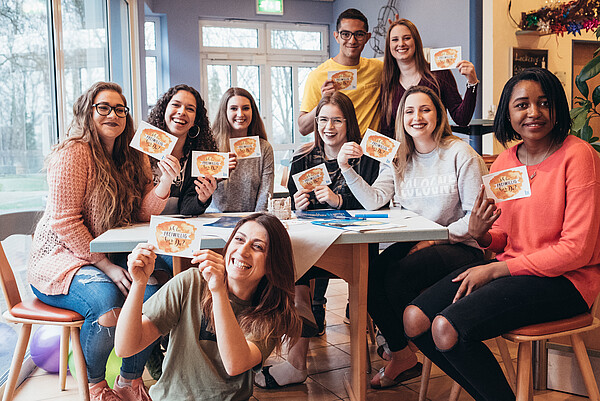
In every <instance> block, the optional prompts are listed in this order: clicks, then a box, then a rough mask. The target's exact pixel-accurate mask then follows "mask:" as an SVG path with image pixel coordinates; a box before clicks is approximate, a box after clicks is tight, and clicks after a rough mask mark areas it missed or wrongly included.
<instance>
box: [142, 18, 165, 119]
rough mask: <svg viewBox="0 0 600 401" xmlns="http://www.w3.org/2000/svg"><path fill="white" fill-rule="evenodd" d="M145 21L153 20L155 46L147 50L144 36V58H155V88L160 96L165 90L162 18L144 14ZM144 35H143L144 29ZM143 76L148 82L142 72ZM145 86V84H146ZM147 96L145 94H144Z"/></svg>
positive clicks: (149, 106)
mask: <svg viewBox="0 0 600 401" xmlns="http://www.w3.org/2000/svg"><path fill="white" fill-rule="evenodd" d="M146 22H153V23H154V40H155V44H156V46H155V48H154V50H148V49H146V45H145V43H146V37H145V36H144V51H145V52H146V56H145V57H146V58H147V57H154V58H156V88H157V96H158V97H160V94H161V93H163V92H164V91H165V89H164V88H165V83H164V76H163V51H162V46H163V45H162V43H163V42H162V25H161V23H162V20H161V18H160V17H159V16H155V15H146V16H144V24H145V23H146ZM144 35H145V29H144ZM144 77H145V78H146V83H147V82H148V81H147V80H148V77H146V74H145V72H144ZM146 86H147V85H146ZM146 97H147V94H146ZM147 106H148V108H151V107H152V106H154V105H150V104H148V105H147Z"/></svg>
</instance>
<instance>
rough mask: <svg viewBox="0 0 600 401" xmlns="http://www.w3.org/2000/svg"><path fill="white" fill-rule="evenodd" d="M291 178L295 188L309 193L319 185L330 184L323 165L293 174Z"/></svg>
mask: <svg viewBox="0 0 600 401" xmlns="http://www.w3.org/2000/svg"><path fill="white" fill-rule="evenodd" d="M292 178H293V180H294V183H295V184H296V188H298V189H300V188H304V189H308V190H310V191H312V190H313V189H315V187H317V186H319V185H329V184H331V179H330V178H329V173H328V172H327V167H326V166H325V163H321V164H319V165H318V166H315V167H312V168H309V169H308V170H304V171H301V172H299V173H297V174H294V175H293V176H292Z"/></svg>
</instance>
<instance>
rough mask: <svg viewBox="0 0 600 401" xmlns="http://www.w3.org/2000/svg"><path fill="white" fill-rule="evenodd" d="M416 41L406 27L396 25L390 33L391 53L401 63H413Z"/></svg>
mask: <svg viewBox="0 0 600 401" xmlns="http://www.w3.org/2000/svg"><path fill="white" fill-rule="evenodd" d="M415 48H416V45H415V39H414V38H413V36H412V34H411V32H410V30H409V29H408V28H407V27H406V26H404V25H396V26H395V27H393V28H392V30H391V31H390V53H391V54H392V57H394V58H395V59H396V61H399V62H405V61H412V60H413V58H414V56H415Z"/></svg>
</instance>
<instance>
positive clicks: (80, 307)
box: [32, 265, 159, 384]
mask: <svg viewBox="0 0 600 401" xmlns="http://www.w3.org/2000/svg"><path fill="white" fill-rule="evenodd" d="M158 288H159V285H148V286H146V293H145V294H144V301H145V300H146V299H148V298H150V296H151V295H152V294H154V293H155V292H156V291H158ZM32 289H33V292H34V294H35V295H36V296H37V297H38V298H39V299H40V300H41V301H42V302H44V303H46V304H48V305H51V306H55V307H58V308H64V309H70V310H74V311H76V312H77V313H79V314H80V315H82V316H83V317H84V318H85V322H84V323H83V326H81V332H80V341H81V347H82V348H83V355H84V357H85V363H86V365H87V374H88V381H89V383H90V384H95V383H99V382H101V381H102V380H104V376H105V371H106V362H107V361H108V357H109V355H110V353H111V351H112V349H113V347H114V340H115V327H114V326H113V327H105V326H101V325H100V324H99V323H98V319H99V318H100V316H102V315H104V314H105V313H107V312H110V311H112V310H113V309H116V308H121V307H122V306H123V303H124V302H125V296H124V295H123V293H122V292H121V291H120V290H119V289H118V288H117V286H116V285H115V284H114V283H113V282H112V280H111V279H110V278H109V277H108V276H107V275H106V274H105V273H104V272H102V271H101V270H100V269H98V268H97V267H95V266H92V265H87V266H83V267H81V268H80V269H79V271H78V272H77V274H75V277H73V281H72V282H71V286H70V287H69V293H68V294H67V295H62V294H61V295H45V294H43V293H41V292H39V291H38V290H37V289H36V288H35V287H33V286H32ZM154 345H155V344H151V345H150V346H149V347H147V348H146V349H144V350H143V351H141V352H140V353H138V354H135V355H133V356H131V357H129V358H123V361H122V363H121V372H120V374H121V376H122V377H123V378H125V379H137V378H138V377H140V376H142V373H143V372H144V365H145V364H146V359H148V356H149V355H150V352H151V351H152V348H154ZM110 384H112V383H110Z"/></svg>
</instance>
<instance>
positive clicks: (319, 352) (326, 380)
mask: <svg viewBox="0 0 600 401" xmlns="http://www.w3.org/2000/svg"><path fill="white" fill-rule="evenodd" d="M346 299H347V286H346V284H345V283H344V282H343V281H341V280H331V281H330V285H329V289H328V291H327V300H328V302H327V316H326V319H327V331H326V333H325V335H324V336H322V337H320V338H314V339H313V340H312V342H311V346H310V352H309V355H308V361H309V362H308V371H309V377H308V379H307V380H306V382H305V383H303V384H300V385H296V386H290V387H286V388H284V389H282V390H278V391H273V390H262V389H260V388H255V391H254V397H253V399H252V400H253V401H266V400H283V399H285V400H286V401H296V400H298V401H300V400H310V401H333V400H347V399H348V398H347V395H346V392H345V390H344V386H343V378H344V375H345V374H347V373H348V372H349V365H350V356H349V352H350V349H349V348H350V347H349V342H348V341H349V328H348V326H347V325H345V324H344V322H343V315H344V310H345V306H346ZM369 347H370V355H371V361H372V366H373V374H374V373H376V372H377V370H378V369H379V368H380V367H381V366H383V361H382V360H381V359H380V358H379V357H378V356H377V353H376V352H375V347H374V346H372V345H369ZM509 347H510V350H511V353H512V355H513V357H515V354H516V349H515V347H514V346H513V345H512V344H510V343H509ZM490 348H491V349H492V350H493V351H495V353H496V354H497V352H496V351H497V350H496V349H495V343H493V342H492V343H491V345H490ZM270 359H272V361H275V362H276V360H275V358H273V357H272V358H270ZM146 384H147V385H151V384H153V381H152V380H151V379H150V380H147V381H146ZM451 386H452V381H451V380H450V379H449V378H448V377H447V376H445V375H443V374H442V373H441V371H440V370H439V369H437V368H436V367H435V366H434V367H433V370H432V378H431V380H430V384H429V391H428V395H427V398H428V399H429V400H447V399H448V395H449V393H450V388H451ZM419 387H420V385H419V379H418V378H417V379H414V380H412V381H409V382H407V383H405V384H403V385H401V386H398V387H395V388H392V389H387V390H379V391H374V390H371V389H369V391H368V393H367V399H368V400H377V401H392V400H406V401H413V400H417V399H418V392H419ZM67 388H68V390H67V391H64V392H61V391H59V390H58V376H57V375H52V374H47V373H45V372H43V371H41V370H36V371H34V373H33V374H32V376H31V377H29V378H28V379H27V380H26V381H25V382H24V383H23V385H22V386H21V387H20V388H19V389H18V391H17V394H16V397H15V400H16V401H41V400H61V401H67V400H69V401H70V400H78V394H77V385H76V383H75V381H74V380H73V379H72V378H71V377H70V376H69V377H68V380H67ZM534 398H535V401H542V400H544V401H546V400H547V401H581V400H584V399H585V398H584V397H578V396H574V395H570V394H565V393H560V392H556V391H543V392H537V393H536V395H535V397H534ZM459 399H460V400H461V401H462V400H472V398H471V397H470V396H469V395H467V394H466V393H465V392H464V391H463V392H462V393H461V396H460V398H459Z"/></svg>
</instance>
